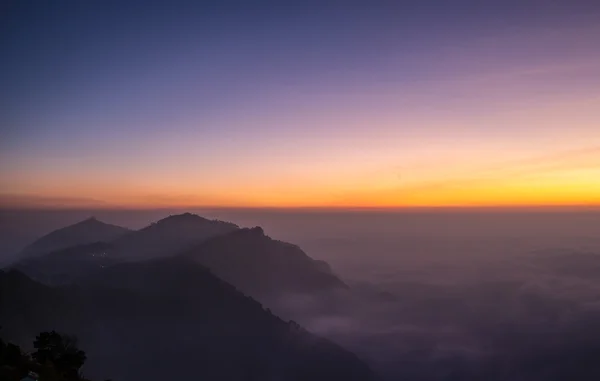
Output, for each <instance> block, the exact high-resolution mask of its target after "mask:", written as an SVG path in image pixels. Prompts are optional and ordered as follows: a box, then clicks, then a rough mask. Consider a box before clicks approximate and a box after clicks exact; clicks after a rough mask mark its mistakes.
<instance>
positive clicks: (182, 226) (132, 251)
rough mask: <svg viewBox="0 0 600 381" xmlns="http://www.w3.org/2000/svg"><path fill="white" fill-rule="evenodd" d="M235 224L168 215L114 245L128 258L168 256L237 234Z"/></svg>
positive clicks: (202, 218)
mask: <svg viewBox="0 0 600 381" xmlns="http://www.w3.org/2000/svg"><path fill="white" fill-rule="evenodd" d="M238 229H239V227H238V226H237V225H236V224H233V223H230V222H224V221H219V220H209V219H207V218H204V217H201V216H199V215H197V214H192V213H183V214H176V215H171V216H168V217H166V218H163V219H161V220H159V221H157V222H154V223H152V224H150V225H148V226H146V227H145V228H143V229H141V230H139V231H136V232H132V233H131V234H128V235H126V236H124V237H122V238H120V239H119V240H117V241H116V242H115V245H116V247H117V248H118V250H120V251H121V253H122V254H123V255H124V256H125V257H129V258H140V259H141V258H152V257H159V256H172V255H176V254H178V253H179V252H180V251H181V250H183V249H185V248H187V247H189V246H191V245H194V244H198V243H201V242H204V241H205V240H207V239H209V238H212V237H215V236H219V235H223V234H227V233H230V232H232V231H235V230H238Z"/></svg>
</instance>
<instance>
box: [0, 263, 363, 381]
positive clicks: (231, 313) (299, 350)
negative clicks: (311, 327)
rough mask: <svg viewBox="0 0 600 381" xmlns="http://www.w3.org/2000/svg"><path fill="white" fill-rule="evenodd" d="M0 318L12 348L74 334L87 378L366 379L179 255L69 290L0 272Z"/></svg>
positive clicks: (109, 271) (129, 266)
mask: <svg viewBox="0 0 600 381" xmlns="http://www.w3.org/2000/svg"><path fill="white" fill-rule="evenodd" d="M0 321H1V322H2V325H3V326H4V330H3V331H4V332H5V333H6V334H8V335H9V337H7V339H8V340H12V341H16V342H18V343H30V342H31V338H32V336H33V335H35V334H36V333H37V332H40V331H43V330H48V329H56V330H58V331H63V332H67V333H70V334H76V335H77V336H78V337H79V346H80V347H81V348H84V349H85V350H86V352H87V354H88V358H89V360H88V363H86V365H85V366H84V368H83V371H84V373H85V375H86V376H87V377H91V378H96V379H104V378H112V379H122V380H131V381H137V380H144V381H153V380H157V381H158V380H165V379H190V377H191V378H192V379H207V380H228V381H237V380H240V381H241V380H283V381H286V380H289V381H304V380H307V381H308V380H311V381H312V380H316V381H319V380H348V381H352V380H355V381H363V380H365V381H366V380H373V379H374V375H373V374H372V372H371V371H370V369H369V368H368V366H367V365H365V364H364V363H363V362H362V361H361V360H360V359H358V358H357V357H356V356H355V355H354V354H352V353H350V352H348V351H346V350H344V349H343V348H341V347H339V346H338V345H336V344H334V343H332V342H330V341H328V340H325V339H322V338H319V337H317V336H315V335H313V334H311V333H309V332H307V331H306V330H304V329H303V328H301V327H300V326H299V325H298V324H296V323H294V322H285V321H283V320H281V319H280V318H278V317H276V316H275V315H273V314H272V313H270V311H269V310H265V309H263V307H262V306H261V305H260V304H259V303H258V302H256V301H254V300H253V299H251V298H249V297H247V296H245V295H243V294H242V293H241V292H239V291H238V290H236V289H235V288H234V287H233V286H231V285H229V284H228V283H226V282H224V281H222V280H220V279H219V278H217V277H215V276H214V275H213V274H212V273H211V272H210V271H209V270H207V269H205V268H203V267H202V266H200V265H198V264H196V263H194V262H192V261H191V260H189V259H186V258H181V257H178V258H162V259H158V260H153V261H145V262H131V263H124V264H117V265H114V266H110V267H107V268H105V269H103V270H102V271H100V272H99V273H97V274H96V275H95V276H93V277H91V278H90V279H89V280H88V281H87V282H85V284H82V285H81V286H78V287H50V286H46V285H43V284H40V283H37V282H35V281H33V280H31V279H30V278H28V277H27V276H25V275H24V274H22V273H20V272H17V271H10V272H0Z"/></svg>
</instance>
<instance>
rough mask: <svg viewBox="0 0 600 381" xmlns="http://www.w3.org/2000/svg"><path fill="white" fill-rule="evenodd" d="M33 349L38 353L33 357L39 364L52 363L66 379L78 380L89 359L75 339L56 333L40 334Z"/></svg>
mask: <svg viewBox="0 0 600 381" xmlns="http://www.w3.org/2000/svg"><path fill="white" fill-rule="evenodd" d="M33 347H34V348H35V349H36V351H35V352H33V353H32V354H31V356H32V357H33V358H34V359H35V360H36V361H37V362H39V363H40V364H46V363H52V364H53V365H54V367H55V368H56V370H57V371H58V372H60V373H62V374H63V375H65V376H66V377H73V378H76V377H77V376H78V372H79V368H81V367H82V366H83V364H84V363H85V360H86V358H87V357H86V355H85V352H84V351H82V350H80V349H79V348H78V347H77V339H76V338H75V337H73V336H67V335H61V334H59V333H57V332H56V331H51V332H42V333H40V334H39V335H38V336H37V337H36V338H35V341H34V342H33Z"/></svg>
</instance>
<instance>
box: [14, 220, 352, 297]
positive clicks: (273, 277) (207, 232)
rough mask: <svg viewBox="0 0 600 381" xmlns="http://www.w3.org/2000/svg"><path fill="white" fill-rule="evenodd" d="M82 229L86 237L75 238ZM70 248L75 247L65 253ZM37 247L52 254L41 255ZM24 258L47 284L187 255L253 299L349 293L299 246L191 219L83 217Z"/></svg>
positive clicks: (25, 266) (21, 264)
mask: <svg viewBox="0 0 600 381" xmlns="http://www.w3.org/2000/svg"><path fill="white" fill-rule="evenodd" d="M81 231H85V233H86V234H85V235H83V236H78V234H79V233H80V232H81ZM107 232H112V233H114V234H107ZM117 233H120V234H117ZM77 237H79V238H77ZM98 237H108V238H107V239H98ZM111 238H112V239H111ZM86 239H87V240H86ZM97 241H103V242H97ZM48 242H52V245H48ZM72 242H77V244H76V245H71V246H70V247H69V244H70V243H72ZM42 247H52V248H53V249H52V250H48V251H49V252H47V254H46V255H41V254H40V249H41V248H42ZM56 247H58V248H61V249H59V250H56V249H54V248H56ZM31 253H36V255H32V254H31ZM23 256H24V259H22V260H20V261H18V262H17V263H16V264H15V265H14V267H16V268H17V269H19V270H21V271H23V272H24V273H26V274H28V275H29V276H31V277H32V278H34V279H36V280H39V281H42V282H46V283H50V284H57V283H56V282H58V283H69V282H71V281H73V280H74V279H76V278H80V277H82V276H87V275H86V274H87V273H88V272H89V271H94V270H96V269H98V268H99V266H106V265H108V264H111V263H116V262H123V261H140V260H148V259H152V258H159V257H173V256H186V257H189V258H192V259H193V260H194V261H195V262H197V263H199V264H201V265H204V266H206V267H208V268H209V269H211V271H213V272H214V273H215V274H216V275H217V276H219V277H221V278H222V279H224V280H226V281H228V282H230V283H231V284H233V285H234V286H236V287H238V288H239V289H240V290H242V291H244V292H246V293H248V294H249V295H252V296H254V297H261V296H273V295H276V294H282V293H289V292H294V293H315V292H321V291H327V290H334V289H343V288H346V285H345V284H344V282H342V281H341V280H340V279H339V278H337V277H336V276H335V275H334V274H333V272H332V270H331V268H330V266H329V265H328V264H327V263H326V262H323V261H316V260H314V259H312V258H310V257H309V256H308V255H307V254H306V253H304V252H303V251H302V250H301V249H300V248H299V247H298V246H296V245H293V244H290V243H286V242H282V241H277V240H273V239H271V238H270V237H268V236H266V235H265V234H264V231H263V230H262V229H261V228H259V227H256V228H252V229H242V228H239V227H238V226H237V225H235V224H232V223H229V222H223V221H217V220H208V219H205V218H203V217H200V216H198V215H194V214H190V213H185V214H180V215H174V216H169V217H167V218H164V219H162V220H160V221H158V222H155V223H152V224H150V225H149V226H147V227H145V228H143V229H141V230H137V231H131V230H127V229H125V228H121V227H118V226H114V225H108V224H104V223H102V222H100V221H98V220H96V219H88V220H85V221H82V222H80V223H77V224H75V225H71V226H68V227H65V228H62V229H59V230H56V231H54V232H52V233H49V234H48V235H46V236H44V237H42V238H40V239H38V240H36V241H35V242H34V243H32V244H31V245H30V246H28V247H27V248H26V249H25V250H24V251H23Z"/></svg>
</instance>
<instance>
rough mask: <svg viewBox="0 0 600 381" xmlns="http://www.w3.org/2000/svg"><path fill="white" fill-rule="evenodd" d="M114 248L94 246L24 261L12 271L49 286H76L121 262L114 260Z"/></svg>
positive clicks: (57, 252)
mask: <svg viewBox="0 0 600 381" xmlns="http://www.w3.org/2000/svg"><path fill="white" fill-rule="evenodd" d="M112 250H113V245H111V244H109V243H105V242H95V243H90V244H84V245H77V246H72V247H68V248H66V249H60V250H56V251H53V252H50V253H48V254H45V255H38V256H34V257H27V258H24V259H21V260H19V261H17V262H15V263H14V264H12V265H11V266H10V267H11V268H13V269H17V270H19V271H21V272H23V273H25V274H26V275H27V276H29V277H30V278H32V279H34V280H36V281H39V282H42V283H45V284H48V285H60V284H65V285H66V284H71V283H76V282H78V281H80V280H83V279H86V278H88V277H89V276H90V275H91V274H93V273H95V272H98V271H100V270H101V269H103V268H105V267H107V266H110V265H112V264H115V263H117V262H119V260H118V259H116V258H114V257H113V256H111V251H112Z"/></svg>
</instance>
